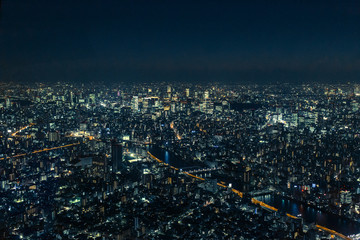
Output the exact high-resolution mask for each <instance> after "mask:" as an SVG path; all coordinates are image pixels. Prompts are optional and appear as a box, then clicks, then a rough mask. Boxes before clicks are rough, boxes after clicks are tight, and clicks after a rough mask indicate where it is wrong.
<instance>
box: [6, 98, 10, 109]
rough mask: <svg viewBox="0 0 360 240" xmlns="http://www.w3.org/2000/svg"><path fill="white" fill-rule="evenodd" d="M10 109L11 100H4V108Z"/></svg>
mask: <svg viewBox="0 0 360 240" xmlns="http://www.w3.org/2000/svg"><path fill="white" fill-rule="evenodd" d="M10 107H11V100H10V98H6V108H10Z"/></svg>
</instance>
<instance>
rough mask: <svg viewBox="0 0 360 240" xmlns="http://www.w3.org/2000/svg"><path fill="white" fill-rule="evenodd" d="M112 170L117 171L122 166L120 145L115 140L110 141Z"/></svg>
mask: <svg viewBox="0 0 360 240" xmlns="http://www.w3.org/2000/svg"><path fill="white" fill-rule="evenodd" d="M111 162H112V172H118V171H120V170H121V168H122V166H123V162H122V145H121V144H120V143H118V142H116V141H112V142H111Z"/></svg>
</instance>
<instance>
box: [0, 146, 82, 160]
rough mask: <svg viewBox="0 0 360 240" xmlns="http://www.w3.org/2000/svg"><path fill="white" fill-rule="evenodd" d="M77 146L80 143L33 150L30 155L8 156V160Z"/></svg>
mask: <svg viewBox="0 0 360 240" xmlns="http://www.w3.org/2000/svg"><path fill="white" fill-rule="evenodd" d="M79 144H80V142H77V143H72V144H67V145H63V146H59V147H53V148H43V149H39V150H35V151H33V152H31V153H23V154H17V155H14V156H9V157H8V158H18V157H25V156H28V155H30V154H36V153H42V152H48V151H53V150H56V149H60V148H67V147H72V146H76V145H79ZM4 159H5V158H0V160H4Z"/></svg>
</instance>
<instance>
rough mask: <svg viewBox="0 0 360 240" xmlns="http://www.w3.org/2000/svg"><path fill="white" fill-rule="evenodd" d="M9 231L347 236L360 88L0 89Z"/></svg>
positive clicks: (55, 235)
mask: <svg viewBox="0 0 360 240" xmlns="http://www.w3.org/2000/svg"><path fill="white" fill-rule="evenodd" d="M0 95H1V96H2V97H3V101H2V102H1V105H0V107H1V108H0V109H1V113H0V134H1V135H0V139H1V155H0V160H1V162H0V163H1V167H0V173H1V179H0V183H1V184H0V187H1V198H0V199H1V205H0V206H1V208H0V211H1V216H3V217H2V220H1V228H2V230H1V232H2V236H1V237H2V238H5V239H6V238H11V239H12V238H15V239H35V238H42V239H136V238H138V239H168V238H172V239H200V238H204V239H205V238H206V239H209V238H211V239H220V238H224V239H327V238H339V239H350V238H352V239H355V238H356V236H357V234H358V233H359V230H360V166H359V164H358V161H356V159H357V158H358V156H359V154H360V149H359V147H358V145H359V141H360V135H359V132H358V129H359V124H360V121H359V120H360V119H359V106H360V86H359V85H355V84H350V83H349V84H343V85H322V84H319V85H311V86H310V85H298V86H293V85H291V86H290V85H286V84H285V85H281V86H279V85H266V86H265V85H264V86H259V85H245V86H244V85H231V86H230V85H219V84H214V85H203V86H200V85H193V84H172V85H168V84H166V83H161V84H147V85H145V84H143V85H141V86H139V85H133V86H129V85H128V86H126V87H122V86H121V85H120V86H115V85H114V86H111V87H110V86H107V85H93V84H88V85H85V84H80V85H78V86H75V85H73V84H64V83H56V84H36V85H31V86H27V85H18V84H5V83H3V84H2V85H1V92H0Z"/></svg>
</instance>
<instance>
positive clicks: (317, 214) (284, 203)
mask: <svg viewBox="0 0 360 240" xmlns="http://www.w3.org/2000/svg"><path fill="white" fill-rule="evenodd" d="M148 150H149V151H150V152H151V154H153V155H154V156H156V157H157V158H159V159H160V160H162V161H164V162H166V163H168V164H169V165H171V166H174V167H177V168H180V169H190V168H197V167H200V166H199V164H197V163H189V162H185V161H182V159H180V158H179V157H178V156H176V155H175V154H174V153H171V152H169V151H166V150H165V149H162V148H160V147H156V146H150V147H149V148H148ZM220 180H221V179H220ZM256 199H258V200H260V201H263V202H265V203H266V204H269V205H271V206H273V207H275V208H278V209H281V210H282V211H285V212H287V213H290V214H292V215H294V216H298V215H299V214H300V215H301V217H302V218H303V219H304V221H305V222H306V223H313V222H315V223H316V224H319V225H321V226H324V227H327V228H330V229H332V230H335V231H337V232H340V233H342V234H344V235H351V234H357V233H360V223H358V222H355V221H351V220H348V219H344V218H340V217H338V216H337V215H334V214H330V213H326V212H323V211H320V210H317V209H315V208H313V207H310V206H306V205H305V204H302V203H298V202H296V201H292V200H288V199H285V198H283V197H281V196H279V195H265V196H260V197H256Z"/></svg>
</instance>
